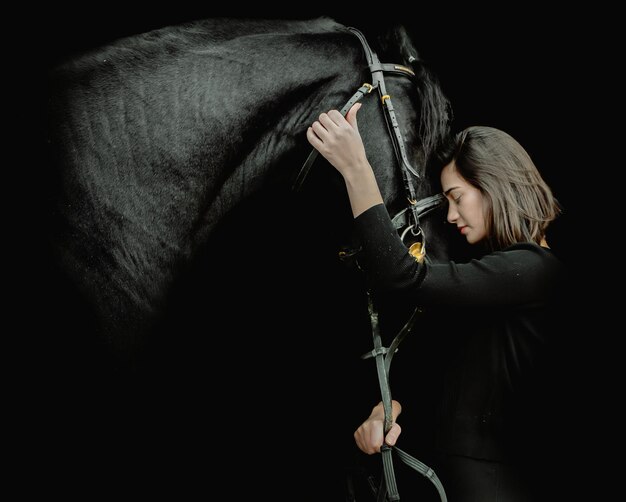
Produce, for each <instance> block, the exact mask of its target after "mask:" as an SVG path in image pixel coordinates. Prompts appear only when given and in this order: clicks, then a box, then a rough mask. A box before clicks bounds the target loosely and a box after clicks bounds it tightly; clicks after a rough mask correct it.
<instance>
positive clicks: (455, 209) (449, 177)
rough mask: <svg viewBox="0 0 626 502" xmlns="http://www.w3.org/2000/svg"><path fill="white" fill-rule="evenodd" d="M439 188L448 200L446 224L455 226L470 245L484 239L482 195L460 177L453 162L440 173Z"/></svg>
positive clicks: (484, 225) (485, 231) (485, 233)
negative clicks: (440, 187)
mask: <svg viewBox="0 0 626 502" xmlns="http://www.w3.org/2000/svg"><path fill="white" fill-rule="evenodd" d="M441 186H442V187H443V193H444V195H445V196H446V198H447V199H448V222H449V223H453V224H455V225H456V227H457V228H458V229H459V232H461V234H463V235H464V236H465V238H466V239H467V242H468V243H470V244H476V243H477V242H480V241H482V240H483V239H485V238H486V237H487V226H486V224H485V211H484V204H483V202H484V199H483V195H482V193H481V192H480V190H478V188H476V187H474V186H472V185H470V184H469V183H468V182H467V181H465V179H464V178H462V177H461V175H460V174H459V173H458V171H457V170H456V166H455V164H454V161H453V162H450V163H449V164H448V165H447V166H445V167H444V168H443V170H442V171H441Z"/></svg>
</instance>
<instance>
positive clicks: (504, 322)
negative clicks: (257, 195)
mask: <svg viewBox="0 0 626 502" xmlns="http://www.w3.org/2000/svg"><path fill="white" fill-rule="evenodd" d="M359 108H360V104H356V105H354V106H353V107H352V108H351V109H350V111H349V112H348V114H347V115H346V118H344V117H343V116H342V115H341V114H340V113H339V112H338V111H336V110H331V111H329V112H328V113H323V114H322V115H320V117H319V120H317V121H315V122H314V123H313V124H312V126H311V127H310V128H309V129H308V131H307V138H308V140H309V142H310V143H311V145H312V146H313V147H314V148H316V149H317V150H318V151H319V152H320V153H321V154H322V155H323V156H324V157H325V158H326V159H327V160H328V161H329V162H330V163H331V164H332V165H333V166H334V167H335V168H336V169H337V170H338V171H339V172H340V173H341V175H342V176H343V178H344V180H345V183H346V188H347V191H348V196H349V198H350V203H351V207H352V211H353V215H354V218H355V220H354V221H355V226H356V230H357V233H358V235H359V237H360V239H361V244H362V246H363V251H362V256H361V258H360V262H361V263H362V264H363V268H364V269H365V270H366V273H367V274H368V278H369V279H370V283H371V284H372V286H373V288H374V292H375V293H376V294H377V295H397V296H399V297H402V298H404V299H410V300H411V301H412V302H413V303H414V304H415V305H420V306H423V307H425V308H426V309H428V308H429V307H432V308H433V309H437V308H444V309H448V311H452V312H454V316H447V317H446V319H450V318H451V319H452V320H451V321H448V322H447V323H446V324H452V326H453V328H455V329H453V330H452V333H446V335H445V336H446V337H447V338H446V340H445V341H444V342H443V343H441V345H440V346H441V347H442V351H444V354H443V357H441V354H440V359H441V363H442V365H443V368H442V380H441V381H442V382H443V384H442V387H441V395H440V399H439V401H440V404H439V410H438V419H437V427H438V430H437V431H436V437H437V439H436V448H437V457H436V458H437V459H438V460H437V462H435V463H434V464H433V465H432V466H433V468H434V470H435V472H437V474H438V476H439V478H440V479H441V481H442V483H443V485H444V487H445V488H446V491H447V493H448V497H449V500H451V501H452V502H457V501H470V500H471V501H480V502H488V501H492V500H494V501H495V500H498V501H509V500H515V501H517V500H537V497H536V496H535V494H533V493H532V483H531V479H532V478H533V477H535V478H536V477H537V476H538V475H539V474H540V473H537V472H533V469H536V468H537V464H535V465H533V466H530V469H529V472H530V476H529V477H526V476H525V474H526V473H525V472H524V469H523V467H524V463H525V462H526V460H527V459H526V457H524V448H523V446H524V445H523V443H524V442H525V439H524V438H528V437H530V436H529V435H528V434H527V432H528V430H527V426H529V424H527V423H525V421H526V420H527V419H528V418H529V417H533V415H535V416H538V415H540V414H541V410H537V409H535V408H532V399H531V398H532V383H533V382H535V383H536V378H537V367H538V366H539V364H540V361H541V357H542V354H543V352H544V344H545V341H546V337H547V336H548V335H549V334H550V333H549V332H550V322H551V316H553V315H554V313H555V311H554V306H555V305H556V302H557V300H558V294H557V293H558V291H559V287H560V286H561V284H562V279H563V275H562V274H563V268H564V267H563V265H562V264H561V262H560V261H559V260H558V259H557V258H556V257H555V256H554V254H553V253H552V252H551V250H550V249H549V248H548V245H547V242H546V229H547V227H548V224H549V223H550V222H551V221H552V220H554V219H555V218H556V217H557V216H558V214H559V212H560V209H559V206H558V203H557V201H556V200H555V198H554V197H553V195H552V192H551V190H550V188H549V187H548V186H547V185H546V183H545V182H544V181H543V179H542V177H541V176H540V174H539V172H538V171H537V169H536V167H535V165H534V164H533V162H532V160H531V159H530V157H529V156H528V154H527V153H526V151H525V150H524V149H523V148H522V147H521V146H520V145H519V143H517V141H515V140H514V139H513V138H512V137H511V136H509V135H508V134H506V133H504V132H502V131H500V130H497V129H493V128H489V127H470V128H467V129H465V130H464V131H462V132H461V133H459V134H458V135H456V136H455V137H454V138H452V139H451V141H450V143H449V144H448V145H447V146H446V148H444V149H443V150H444V151H443V152H442V158H443V159H444V162H443V163H442V164H443V166H444V167H443V168H442V171H441V185H442V189H443V193H444V194H445V196H446V198H447V201H448V213H447V221H448V222H449V223H450V224H452V225H456V227H457V228H458V230H459V232H460V233H461V234H462V235H463V236H464V237H465V239H466V240H467V242H468V243H469V244H472V245H474V246H477V249H478V250H479V253H478V254H477V256H478V258H476V259H472V260H470V261H468V262H466V263H455V262H449V263H442V264H431V263H428V262H427V261H424V260H421V261H418V260H416V259H415V258H414V257H413V256H412V255H410V254H409V253H408V250H407V248H406V246H405V245H404V243H403V242H402V240H401V239H400V238H399V236H398V233H397V231H396V230H395V229H394V227H393V225H392V223H391V220H390V218H389V215H388V213H387V211H386V208H385V206H384V204H383V199H382V197H381V194H380V191H379V189H378V185H377V182H376V178H375V176H374V173H373V170H372V168H371V166H370V164H369V162H368V160H367V158H366V155H365V150H364V147H363V142H362V140H361V137H360V135H359V131H358V125H357V111H358V109H359ZM455 320H458V323H457V324H456V325H455V324H454V322H455ZM400 410H401V406H400V403H399V402H398V401H394V402H393V426H392V428H391V429H390V430H389V431H388V433H387V435H386V436H385V437H384V433H383V418H384V414H383V409H382V404H381V403H379V404H378V405H377V406H375V407H374V409H373V411H372V413H371V415H370V416H369V418H367V420H365V422H363V423H362V424H361V426H360V427H358V429H357V430H356V432H355V433H354V437H355V440H356V443H357V446H358V447H359V448H360V449H361V450H362V451H363V452H365V453H367V454H373V453H375V452H378V451H380V447H381V445H382V444H383V441H385V442H386V443H387V444H389V445H394V444H395V442H396V441H397V439H398V436H399V435H400V426H399V425H398V424H397V423H396V419H397V417H398V415H399V413H400ZM527 453H533V452H527ZM534 453H535V454H538V453H539V452H534Z"/></svg>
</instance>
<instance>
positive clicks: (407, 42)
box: [376, 23, 419, 66]
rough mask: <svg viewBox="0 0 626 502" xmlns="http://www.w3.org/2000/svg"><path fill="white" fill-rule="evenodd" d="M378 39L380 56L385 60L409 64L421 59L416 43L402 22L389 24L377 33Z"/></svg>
mask: <svg viewBox="0 0 626 502" xmlns="http://www.w3.org/2000/svg"><path fill="white" fill-rule="evenodd" d="M376 41H377V45H378V46H379V49H378V56H379V58H380V60H381V61H383V62H386V63H391V62H394V63H396V62H397V63H402V64H405V65H407V66H408V65H410V64H411V63H413V62H414V61H416V60H419V54H418V52H417V49H416V48H415V44H414V43H413V40H412V39H411V36H410V35H409V32H408V30H407V28H406V27H405V26H404V25H402V24H399V23H393V24H391V25H389V26H387V27H386V28H385V29H383V30H382V31H381V32H380V33H379V34H377V36H376Z"/></svg>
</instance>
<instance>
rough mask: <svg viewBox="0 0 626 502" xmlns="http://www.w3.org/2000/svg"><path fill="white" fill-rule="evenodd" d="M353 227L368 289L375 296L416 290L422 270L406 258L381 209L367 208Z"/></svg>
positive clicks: (389, 222)
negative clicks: (383, 293)
mask: <svg viewBox="0 0 626 502" xmlns="http://www.w3.org/2000/svg"><path fill="white" fill-rule="evenodd" d="M354 223H355V226H356V232H357V235H358V236H359V238H360V240H361V245H362V247H363V250H362V251H361V256H360V258H359V264H360V265H361V267H362V268H363V269H364V270H365V271H366V273H367V275H368V280H369V282H370V285H371V286H372V288H373V289H374V290H377V291H379V292H387V291H389V292H391V291H393V292H401V291H403V290H414V289H415V288H418V287H419V285H420V283H421V282H422V280H423V279H424V272H425V269H424V266H423V265H422V264H420V263H418V262H417V260H416V259H415V258H414V257H413V256H411V255H410V254H409V250H408V249H407V247H406V246H405V245H404V243H403V242H402V240H401V239H400V236H399V235H398V232H397V230H396V229H395V228H394V226H393V223H392V222H391V218H390V217H389V213H388V212H387V208H386V207H385V205H384V204H378V205H376V206H373V207H371V208H369V209H368V210H367V211H364V212H363V213H361V214H360V215H359V216H357V217H356V218H355V220H354Z"/></svg>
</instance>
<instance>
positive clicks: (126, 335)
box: [48, 19, 449, 500]
mask: <svg viewBox="0 0 626 502" xmlns="http://www.w3.org/2000/svg"><path fill="white" fill-rule="evenodd" d="M370 42H373V40H370ZM389 47H390V48H391V49H393V48H394V47H395V48H396V49H397V48H399V47H403V50H402V54H400V53H394V51H393V50H391V49H388V50H385V48H384V47H382V46H375V48H376V49H378V50H379V55H380V56H381V60H383V62H394V63H402V64H409V63H408V56H409V55H410V54H413V55H417V54H416V53H415V50H414V48H412V46H411V43H410V40H408V39H407V38H406V37H405V38H402V37H400V39H398V38H394V39H392V40H391V45H390V46H389ZM396 52H397V51H396ZM416 69H417V70H418V78H417V83H414V82H413V83H412V82H410V81H409V80H407V79H406V78H404V77H400V76H389V77H387V78H386V79H387V86H388V91H389V93H390V94H391V95H392V98H393V100H394V104H395V107H396V112H397V115H398V119H399V122H400V127H401V130H402V131H403V133H404V135H405V140H406V146H407V148H408V152H409V154H410V157H411V160H412V162H413V165H414V166H416V167H418V168H419V169H420V171H421V173H422V174H423V175H424V177H423V179H422V180H421V181H418V182H417V192H418V195H419V196H427V195H430V194H431V193H433V192H434V191H435V190H436V184H437V182H436V181H433V180H431V179H430V178H429V177H428V175H427V174H428V173H427V165H428V159H429V156H430V153H431V150H432V148H434V146H436V144H437V143H438V142H439V141H440V140H441V138H442V136H443V135H444V134H445V133H446V132H447V127H448V120H449V117H448V104H447V101H446V99H445V97H444V96H443V95H442V94H441V91H440V89H439V87H438V85H437V82H436V80H435V79H434V78H433V77H432V76H431V75H429V73H428V71H427V70H426V68H423V67H421V66H420V65H417V66H416ZM369 80H370V78H369V73H368V71H367V69H366V68H365V66H364V60H363V55H362V49H361V46H360V44H359V42H358V40H357V39H356V37H354V36H353V35H351V34H349V33H348V32H347V31H346V30H345V28H344V27H343V26H341V25H339V24H337V23H335V22H334V21H332V20H330V19H318V20H314V21H306V22H299V21H241V20H223V19H219V20H218V19H214V20H206V21H199V22H194V23H190V24H186V25H182V26H178V27H170V28H165V29H161V30H158V31H155V32H150V33H146V34H143V35H138V36H133V37H129V38H125V39H121V40H118V41H116V42H114V43H112V44H110V45H108V46H106V47H102V48H100V49H97V50H93V51H90V52H88V53H86V54H84V55H82V56H80V57H77V58H74V59H72V60H70V61H67V62H66V63H65V64H62V65H60V66H58V67H57V68H55V69H53V70H52V71H51V72H50V81H49V86H50V100H49V115H48V116H49V121H48V143H49V148H50V149H49V154H50V159H51V161H52V162H51V167H50V169H51V171H50V180H51V197H50V203H51V209H52V210H53V219H52V221H51V226H50V228H51V229H52V232H51V244H52V247H53V250H54V257H55V260H56V271H57V275H56V276H55V277H56V279H57V281H59V290H60V293H59V294H60V295H62V296H63V295H64V300H63V301H59V305H60V306H64V308H65V310H63V309H62V310H61V313H60V314H59V317H60V318H63V316H64V315H65V314H66V317H64V319H63V321H62V322H63V323H64V324H65V323H67V324H66V328H68V327H69V328H68V329H67V330H66V332H65V334H64V335H63V336H64V340H60V344H61V345H63V347H64V348H65V349H67V352H68V354H69V355H67V357H66V358H65V359H63V361H62V363H63V367H64V368H65V369H66V371H67V376H68V379H67V381H66V384H68V385H69V386H70V387H72V386H75V387H76V389H77V392H76V393H70V394H69V397H68V399H69V400H71V404H76V396H80V398H79V399H78V401H80V399H86V396H92V397H93V399H87V402H89V404H90V405H91V407H88V410H89V412H94V413H95V414H96V415H98V421H97V423H98V426H99V427H100V428H99V429H98V430H99V432H100V433H101V435H100V437H98V434H96V438H95V439H94V437H93V436H92V435H89V437H90V441H91V442H92V443H91V444H88V446H87V449H88V450H89V453H90V454H93V452H94V450H98V449H99V448H100V449H102V451H103V454H102V455H103V457H104V454H105V452H106V453H107V454H113V456H114V457H116V455H115V453H116V451H117V450H115V449H113V451H112V450H111V448H112V446H111V444H114V445H123V448H130V450H132V451H135V453H136V454H137V455H138V457H139V458H140V459H141V461H142V462H146V461H148V460H149V459H151V457H152V454H151V453H150V452H152V453H154V457H155V458H158V459H159V461H162V462H163V463H164V465H168V466H169V467H172V466H173V465H179V464H171V463H170V462H172V461H173V458H177V459H179V460H180V462H181V463H180V465H185V466H187V467H188V468H191V467H189V466H191V465H193V466H194V480H193V482H194V483H195V482H198V481H201V480H202V479H203V477H205V479H207V480H208V481H207V482H206V488H207V491H209V489H210V487H213V488H214V487H215V485H216V483H218V484H219V478H220V476H221V475H222V474H219V473H222V472H223V468H224V466H223V465H222V466H221V467H219V468H218V471H217V472H218V476H217V479H213V478H212V477H211V475H212V472H210V471H209V470H208V467H206V464H203V462H204V461H205V460H206V459H207V458H208V457H209V456H213V457H214V459H215V461H217V462H220V461H222V462H231V463H232V464H231V465H230V467H228V469H229V470H230V469H234V470H236V469H238V468H241V469H242V472H244V473H248V474H249V475H250V476H251V478H250V479H251V481H250V484H251V485H252V484H253V481H252V480H256V482H258V485H256V486H257V487H258V488H257V489H258V493H259V494H262V493H268V494H269V493H270V492H271V490H272V488H273V487H274V486H275V485H274V483H276V482H278V481H277V480H276V479H272V478H271V476H272V473H273V472H274V471H273V470H272V469H267V468H266V466H265V465H256V467H252V466H250V465H246V464H244V463H242V460H241V459H239V458H238V457H237V456H236V455H235V452H236V451H240V450H241V451H242V453H244V452H245V453H248V454H250V455H253V457H254V461H256V458H257V457H256V455H261V454H262V453H264V452H265V450H266V449H267V448H274V447H275V448H276V453H277V454H278V455H281V454H282V455H283V456H282V459H283V460H284V461H285V462H287V463H290V462H292V461H293V459H292V458H290V457H291V456H292V455H295V456H298V457H299V458H300V460H303V459H302V456H303V455H304V456H307V455H313V456H318V455H319V456H321V457H322V465H324V463H325V462H329V463H326V465H325V467H324V470H325V472H324V473H320V474H319V475H317V474H314V473H313V471H312V469H314V464H313V463H312V461H310V460H307V461H303V464H302V465H301V466H300V467H295V466H294V465H289V466H285V469H286V472H287V473H288V474H286V476H287V477H288V478H290V479H289V484H290V486H291V485H293V486H298V487H300V488H302V486H308V487H310V489H311V491H312V492H314V491H315V490H316V489H317V488H318V487H320V486H323V485H324V484H325V482H324V481H322V479H332V475H329V476H330V477H325V474H327V473H331V472H338V471H340V470H341V469H337V466H338V465H339V466H341V465H343V462H344V461H345V459H346V458H347V457H349V456H350V455H349V454H348V455H347V457H346V452H350V451H351V448H353V445H352V444H350V443H349V440H350V437H351V431H352V429H353V427H354V426H355V425H356V424H357V422H358V420H359V418H361V417H362V416H363V413H364V412H365V411H366V410H367V406H369V405H370V404H372V403H373V402H375V400H376V399H378V390H377V383H376V381H375V371H374V368H373V366H371V365H369V364H367V363H364V362H362V361H360V360H359V359H358V356H359V355H360V354H361V353H363V352H365V351H367V350H369V348H370V344H371V339H370V334H369V330H368V318H367V315H366V311H365V308H364V307H365V303H364V296H363V289H362V284H361V282H360V277H358V276H356V275H355V274H353V272H351V271H349V270H347V269H346V267H345V266H344V265H343V264H341V263H340V262H339V260H337V251H338V247H339V245H340V244H342V243H345V242H346V241H348V240H349V228H350V227H349V223H350V221H351V215H350V210H349V206H348V203H347V197H346V195H345V189H344V187H343V184H342V180H341V179H340V177H339V175H338V174H337V173H336V172H335V171H334V170H333V169H332V168H330V167H329V166H328V164H326V163H325V162H323V161H322V159H320V160H319V161H318V163H317V164H316V165H315V167H314V169H313V172H312V173H311V175H310V178H309V179H308V180H307V184H306V186H305V188H304V190H303V192H302V193H300V194H292V193H289V186H290V182H291V181H292V179H293V177H294V176H295V174H296V172H297V170H298V169H299V167H300V166H301V165H302V163H303V162H304V160H305V158H306V155H307V154H308V152H309V150H310V147H309V145H308V143H307V142H306V138H305V130H306V128H307V127H308V126H309V125H310V124H311V123H312V122H313V120H315V118H317V116H318V115H319V114H320V113H321V112H323V111H327V110H329V109H330V108H340V107H341V106H342V105H343V104H344V103H345V101H346V100H347V99H348V98H349V97H350V96H351V95H352V94H353V93H354V91H355V90H356V89H357V88H358V87H359V86H360V85H361V84H362V83H363V82H364V81H369ZM359 128H360V132H361V134H362V136H363V138H364V142H365V144H366V148H367V151H368V157H369V159H370V162H371V163H372V165H373V167H374V169H375V171H376V174H377V178H378V180H379V183H380V186H381V191H382V193H383V197H384V199H385V202H386V204H387V206H388V207H389V209H390V211H391V212H394V211H397V210H399V209H401V208H403V207H404V205H405V201H404V198H403V196H404V193H403V190H402V186H401V178H400V173H399V171H398V167H397V166H396V162H395V157H394V154H393V149H392V144H391V141H390V139H389V136H388V133H387V130H386V128H385V125H384V120H383V117H382V112H381V107H380V104H379V103H378V102H377V100H376V97H375V96H370V97H367V98H365V101H364V106H363V108H362V109H361V111H360V112H359ZM439 216H440V218H439V222H441V220H443V216H441V215H439ZM424 226H425V229H426V232H427V233H428V235H429V239H430V241H429V249H430V250H431V251H432V253H433V257H435V258H443V257H445V256H446V253H447V251H446V248H445V243H446V242H447V240H448V236H447V235H445V234H443V233H442V231H441V229H440V228H438V227H437V224H436V222H435V221H434V220H431V218H429V219H427V220H426V221H425V222H424ZM79 307H80V309H81V313H80V315H79V316H77V314H76V309H77V308H79ZM364 392H365V393H367V397H366V398H364V399H363V400H361V398H362V396H363V393H364ZM363 402H364V403H367V404H365V405H363ZM354 403H358V406H356V405H355V406H352V405H353V404H354ZM363 406H365V408H364V407H363ZM347 410H351V411H347ZM102 417H105V419H104V420H102ZM92 418H93V416H91V415H90V416H87V417H86V419H85V421H84V422H83V423H82V425H83V426H85V427H88V426H87V424H90V422H89V420H90V419H92ZM103 424H107V425H105V426H103ZM93 432H94V430H93V429H89V433H93ZM103 438H106V439H104V440H103ZM129 438H135V440H131V441H130V443H131V444H130V446H129ZM109 440H111V441H112V443H111V444H109V443H108V441H109ZM335 443H337V445H339V444H340V446H336V448H337V449H336V450H335V449H333V445H334V444H335ZM312 444H313V445H316V446H312ZM286 445H288V446H289V447H290V448H291V449H287V448H286ZM135 446H136V448H137V449H136V450H135V449H134V447H135ZM119 447H120V448H122V446H119ZM156 450H158V452H156ZM320 450H323V451H322V452H321V453H320ZM324 451H327V453H324ZM147 452H148V453H147ZM196 455H199V456H200V458H201V461H200V463H198V464H195V463H191V464H190V463H188V462H189V461H190V460H191V458H195V456H196ZM221 455H224V457H221ZM180 456H184V457H185V458H184V459H180ZM116 458H117V461H120V460H122V461H123V460H124V459H120V458H119V456H118V457H116ZM123 463H124V462H123ZM148 463H150V462H148ZM330 464H332V465H330ZM198 466H204V467H198ZM195 469H200V472H195ZM213 469H215V468H213ZM276 469H280V466H278V467H277V468H276ZM158 470H160V468H159V469H158ZM176 470H177V469H176ZM340 478H341V476H338V477H337V481H338V482H340ZM333 483H334V481H333ZM237 488H238V487H235V489H233V490H235V491H236V489H237ZM234 495H236V494H234ZM293 495H294V494H293V493H289V494H284V496H285V500H287V499H290V500H292V499H294V497H293ZM282 497H283V495H279V496H278V498H275V499H274V500H282V499H283V498H282ZM270 498H272V497H271V496H270ZM234 499H235V500H236V499H237V497H236V496H234ZM295 499H298V500H309V499H307V498H306V496H304V498H303V496H301V495H300V494H298V495H296V496H295ZM312 499H313V498H312ZM335 499H336V500H343V494H341V495H340V496H337V497H336V498H334V496H333V495H329V498H327V500H335Z"/></svg>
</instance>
